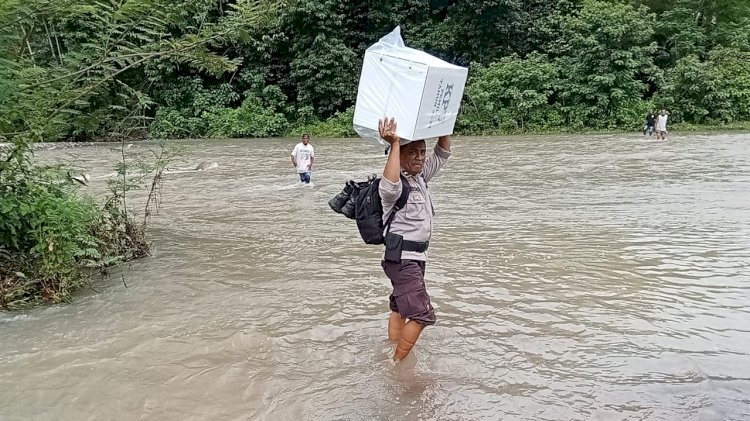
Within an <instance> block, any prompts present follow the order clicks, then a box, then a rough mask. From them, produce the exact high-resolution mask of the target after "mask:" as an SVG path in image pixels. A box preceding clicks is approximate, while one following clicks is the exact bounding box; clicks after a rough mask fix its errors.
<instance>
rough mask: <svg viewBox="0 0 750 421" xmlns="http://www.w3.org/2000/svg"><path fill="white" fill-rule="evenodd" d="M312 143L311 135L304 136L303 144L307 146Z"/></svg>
mask: <svg viewBox="0 0 750 421" xmlns="http://www.w3.org/2000/svg"><path fill="white" fill-rule="evenodd" d="M308 143H310V137H309V136H302V144H303V145H305V146H307V144H308Z"/></svg>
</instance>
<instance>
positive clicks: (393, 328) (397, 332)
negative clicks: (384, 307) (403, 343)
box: [388, 311, 406, 342]
mask: <svg viewBox="0 0 750 421" xmlns="http://www.w3.org/2000/svg"><path fill="white" fill-rule="evenodd" d="M404 325H406V320H405V319H404V318H403V317H401V315H400V314H398V313H396V312H395V311H392V312H391V317H390V318H388V340H389V341H392V342H398V341H399V340H400V339H401V333H402V332H403V330H404Z"/></svg>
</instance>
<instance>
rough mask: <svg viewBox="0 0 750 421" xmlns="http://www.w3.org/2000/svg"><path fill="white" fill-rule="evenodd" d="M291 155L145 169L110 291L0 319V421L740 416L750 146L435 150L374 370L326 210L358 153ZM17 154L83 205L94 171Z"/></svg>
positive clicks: (375, 270) (340, 225) (370, 267)
mask: <svg viewBox="0 0 750 421" xmlns="http://www.w3.org/2000/svg"><path fill="white" fill-rule="evenodd" d="M296 142H297V140H296V139H286V140H284V139H273V140H200V141H195V140H194V141H184V142H183V143H184V144H186V145H187V146H188V147H189V151H188V152H187V154H186V155H185V163H178V164H176V166H184V167H185V168H187V167H191V166H195V165H197V164H198V163H199V162H201V161H216V162H217V163H218V164H219V167H218V168H213V169H209V170H207V171H202V172H197V171H180V170H177V171H173V172H171V173H170V174H168V176H167V178H166V182H165V185H164V188H165V190H164V196H163V204H162V208H161V211H160V213H159V215H158V216H156V217H155V218H154V219H153V224H152V228H151V231H150V233H151V239H152V241H153V244H154V252H153V255H152V256H151V257H149V258H147V259H143V260H140V261H137V262H133V263H132V264H129V265H127V266H125V267H124V268H123V269H122V275H124V279H125V284H124V283H123V281H122V277H121V276H120V275H121V274H120V271H115V272H113V274H112V276H111V277H110V278H109V279H104V280H102V281H100V282H99V283H97V284H96V285H95V288H96V290H97V292H93V291H83V292H82V293H81V294H80V295H79V296H78V297H77V298H76V300H75V301H74V302H73V303H72V304H68V305H61V306H53V307H47V308H41V309H35V310H29V311H24V312H17V313H4V314H0V420H204V419H205V420H501V419H502V420H679V421H685V420H747V419H750V309H749V307H748V304H749V303H750V222H749V216H750V134H711V135H702V134H690V135H679V134H678V135H675V136H672V137H671V138H670V139H669V141H667V142H657V141H655V140H653V139H644V138H642V137H640V136H638V135H599V136H533V137H507V138H458V139H456V140H455V141H454V147H453V153H454V155H453V157H452V158H451V160H450V161H449V162H448V164H447V165H446V167H445V168H444V169H443V171H442V173H441V174H440V175H439V177H437V178H436V179H435V180H433V182H432V183H431V190H432V193H433V197H434V202H435V210H436V213H437V224H436V227H435V234H434V236H433V241H432V244H431V247H430V259H431V260H430V262H429V263H428V265H427V276H426V282H427V286H428V289H429V291H430V293H431V295H432V298H433V302H434V305H435V307H436V309H437V314H438V324H437V325H436V326H434V327H430V328H428V329H427V330H425V332H424V333H423V335H422V338H421V340H420V342H419V343H418V345H417V348H416V351H415V353H414V354H413V355H412V356H410V358H409V359H407V360H406V361H405V362H403V363H402V364H400V365H396V366H394V365H393V364H392V363H391V362H390V354H391V352H392V349H391V347H390V346H389V345H388V343H387V341H386V340H385V338H386V336H385V335H386V331H385V326H386V320H387V316H388V305H387V296H388V294H389V293H390V285H389V283H388V280H387V279H386V278H385V276H384V275H383V273H382V270H381V268H380V266H379V257H380V251H379V248H378V247H376V246H367V245H364V244H363V243H361V240H360V239H359V237H358V236H357V231H356V228H355V225H354V223H353V221H350V220H347V219H345V218H344V217H343V216H341V215H338V214H335V213H333V212H332V211H331V210H330V209H329V208H328V205H327V201H328V199H329V198H330V197H332V196H333V195H334V194H335V193H337V192H338V191H339V190H340V189H341V188H342V187H343V183H344V182H345V181H346V180H347V179H349V178H357V179H362V178H363V177H365V176H366V175H367V174H369V173H372V172H379V171H381V170H382V165H383V164H384V159H385V158H384V156H383V154H382V149H381V148H377V147H370V146H366V145H365V144H364V143H363V142H362V141H360V140H353V139H350V140H334V139H313V142H312V143H313V144H314V145H315V148H316V164H317V165H316V167H317V168H316V171H315V172H314V173H313V184H314V186H313V187H302V186H300V185H299V183H298V182H297V179H296V175H295V174H294V171H293V168H292V164H291V162H290V159H289V154H290V151H291V150H292V148H293V147H294V144H295V143H296ZM432 144H433V143H432V142H430V143H429V146H431V145H432ZM152 147H153V144H149V143H139V144H135V145H134V146H133V147H132V148H131V149H130V150H132V151H138V150H141V151H142V150H145V149H148V148H152ZM37 155H38V156H39V157H40V158H41V159H44V160H51V161H59V160H66V161H72V160H74V161H76V162H77V163H78V164H79V165H81V166H82V167H84V168H86V169H87V170H88V171H89V172H90V173H91V176H92V178H93V179H94V181H92V185H91V187H90V189H91V190H92V191H93V192H95V193H97V194H98V193H99V192H101V191H102V189H103V186H104V181H103V180H104V178H106V175H107V173H109V172H110V171H112V169H111V167H112V164H113V162H115V161H116V159H117V153H116V152H115V151H113V150H112V149H111V145H93V146H84V147H69V148H58V149H55V150H47V151H42V152H38V154H37Z"/></svg>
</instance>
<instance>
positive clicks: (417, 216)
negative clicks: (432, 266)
mask: <svg viewBox="0 0 750 421" xmlns="http://www.w3.org/2000/svg"><path fill="white" fill-rule="evenodd" d="M450 155H451V153H450V152H448V151H446V150H445V149H443V148H441V147H440V146H438V145H435V150H434V152H433V154H432V155H431V156H430V157H429V158H427V160H426V161H425V163H424V167H423V168H422V172H421V173H420V174H417V175H416V176H412V175H409V174H407V173H405V172H404V171H402V172H401V174H403V175H404V176H405V177H406V179H407V180H408V181H409V187H410V188H411V192H410V194H409V198H408V200H407V201H406V206H405V207H404V208H403V209H401V210H400V211H398V212H396V215H395V216H394V217H393V222H392V223H391V232H393V233H395V234H399V235H402V236H403V237H404V240H408V241H417V242H420V243H423V242H425V241H429V240H430V237H431V236H432V220H433V218H434V216H435V210H434V208H433V207H432V198H431V197H430V191H429V189H428V187H427V182H428V181H430V179H431V178H432V177H434V176H435V174H437V172H438V171H439V170H440V168H441V167H442V166H443V164H445V162H446V161H447V160H448V158H449V157H450ZM401 190H402V185H401V180H400V179H399V181H398V182H397V183H392V182H390V181H388V180H387V179H385V178H383V179H381V180H380V188H379V192H380V200H381V201H382V202H383V223H384V224H385V222H386V220H387V219H388V216H389V215H390V214H391V211H392V210H393V206H394V205H395V204H396V201H398V198H399V197H401ZM401 258H402V259H410V260H422V261H427V253H426V252H425V253H417V252H413V251H404V252H403V253H402V254H401Z"/></svg>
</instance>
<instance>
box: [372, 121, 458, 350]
mask: <svg viewBox="0 0 750 421" xmlns="http://www.w3.org/2000/svg"><path fill="white" fill-rule="evenodd" d="M378 128H379V130H380V137H381V138H383V139H384V140H385V141H386V142H388V143H389V144H390V145H391V151H390V155H388V160H387V161H386V164H385V170H383V178H382V180H381V181H380V186H379V193H380V198H381V201H382V204H383V221H384V223H385V220H386V219H387V218H388V216H389V215H390V214H391V212H392V211H393V208H394V205H395V204H396V201H397V200H398V199H399V197H400V196H401V191H402V188H403V182H408V184H409V189H410V194H409V197H408V199H407V201H406V206H404V208H403V209H401V210H398V211H396V213H395V215H394V217H393V221H392V222H391V225H390V228H388V229H387V234H386V236H385V253H384V257H383V261H382V266H383V270H384V271H385V274H386V275H387V276H388V278H389V279H390V280H391V284H392V285H393V293H392V294H391V296H390V297H389V298H390V308H391V315H390V318H389V319H388V339H390V340H391V341H393V342H395V343H396V352H395V353H394V355H393V359H394V360H395V361H401V360H403V359H404V358H406V356H407V355H409V352H411V350H412V348H414V344H416V342H417V339H419V334H420V333H422V329H424V327H425V326H428V325H433V324H435V321H436V318H435V310H434V309H433V308H432V304H431V303H430V296H429V295H428V294H427V289H426V288H425V283H424V274H425V267H426V263H427V253H426V251H427V248H428V246H429V240H430V236H431V235H432V219H433V217H434V211H433V207H432V198H431V197H430V192H429V190H428V188H427V182H429V181H430V179H432V177H434V176H435V174H437V172H438V171H439V170H440V168H441V167H442V166H443V164H445V162H446V161H447V160H448V158H449V157H450V150H451V138H450V136H442V137H440V138H439V139H438V143H437V145H435V150H434V152H433V154H432V155H431V156H430V157H429V158H427V147H426V143H425V141H424V140H415V141H412V142H409V143H407V144H405V145H400V144H399V141H400V139H399V137H398V135H397V134H396V122H395V121H394V119H392V118H391V119H390V120H389V119H385V120H380V122H379V124H378Z"/></svg>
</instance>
